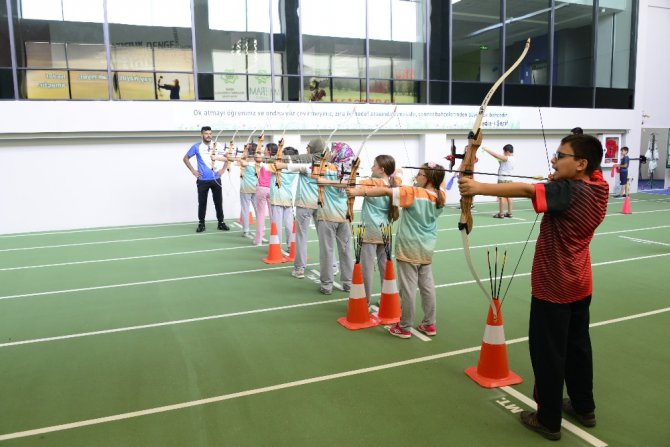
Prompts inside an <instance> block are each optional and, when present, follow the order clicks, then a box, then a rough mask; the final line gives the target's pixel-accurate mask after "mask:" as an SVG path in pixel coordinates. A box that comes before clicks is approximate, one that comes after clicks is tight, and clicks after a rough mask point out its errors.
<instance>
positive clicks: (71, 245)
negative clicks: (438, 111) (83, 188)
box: [0, 209, 670, 253]
mask: <svg viewBox="0 0 670 447" xmlns="http://www.w3.org/2000/svg"><path fill="white" fill-rule="evenodd" d="M668 211H670V209H662V210H650V211H637V212H636V214H644V213H657V212H668ZM607 216H626V214H621V213H618V212H617V213H611V214H607ZM531 223H532V222H531V221H522V222H509V223H498V224H491V225H478V227H477V228H495V227H501V226H510V225H528V224H531ZM666 227H667V226H659V227H657V228H666ZM122 229H123V228H122ZM457 230H458V228H457V227H453V228H441V229H439V230H437V231H438V232H442V231H457ZM81 231H86V230H81ZM104 231H107V230H104ZM238 231H240V230H235V231H233V232H231V233H236V232H238ZM622 231H640V230H638V229H635V230H622ZM56 234H57V233H56ZM214 234H218V233H211V232H210V233H189V234H178V235H172V236H154V237H144V238H134V239H117V240H108V241H97V242H78V243H73V244H57V245H41V246H36V247H16V248H3V249H0V253H2V252H12V251H25V250H43V249H47V248H65V247H79V246H89V245H97V244H101V245H103V244H115V243H125V242H140V241H151V240H161V239H175V238H180V237H194V236H196V237H197V236H199V237H206V236H207V235H210V236H211V235H214ZM28 235H30V234H28ZM0 237H2V236H0ZM9 237H12V235H10V236H9ZM263 240H264V241H265V240H266V239H263Z"/></svg>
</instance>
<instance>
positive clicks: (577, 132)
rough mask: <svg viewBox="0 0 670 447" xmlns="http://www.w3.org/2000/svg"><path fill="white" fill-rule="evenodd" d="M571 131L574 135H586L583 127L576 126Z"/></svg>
mask: <svg viewBox="0 0 670 447" xmlns="http://www.w3.org/2000/svg"><path fill="white" fill-rule="evenodd" d="M570 132H572V134H573V135H584V130H583V129H582V128H581V127H575V128H574V129H572V130H571V131H570Z"/></svg>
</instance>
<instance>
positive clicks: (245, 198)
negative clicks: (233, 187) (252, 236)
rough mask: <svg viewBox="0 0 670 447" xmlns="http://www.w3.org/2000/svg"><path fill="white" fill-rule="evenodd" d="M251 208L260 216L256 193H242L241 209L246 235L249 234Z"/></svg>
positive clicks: (243, 229) (243, 228)
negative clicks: (257, 210)
mask: <svg viewBox="0 0 670 447" xmlns="http://www.w3.org/2000/svg"><path fill="white" fill-rule="evenodd" d="M250 206H253V207H254V215H256V216H258V213H257V212H256V193H254V192H241V193H240V208H241V216H242V231H243V232H245V233H248V232H249V208H250Z"/></svg>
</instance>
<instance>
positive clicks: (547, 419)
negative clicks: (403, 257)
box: [458, 135, 608, 440]
mask: <svg viewBox="0 0 670 447" xmlns="http://www.w3.org/2000/svg"><path fill="white" fill-rule="evenodd" d="M602 156H603V148H602V144H601V143H600V141H599V140H598V139H597V138H595V137H593V136H591V135H569V136H567V137H565V138H563V139H562V140H561V145H560V146H559V147H558V150H557V151H556V153H555V154H554V156H553V158H552V160H551V164H552V167H553V168H554V173H553V174H551V175H550V176H549V182H547V183H538V184H528V183H499V184H486V183H479V182H476V181H474V180H472V179H469V178H461V179H460V180H459V181H458V183H459V189H460V191H461V194H462V195H465V196H474V195H477V194H479V195H487V196H499V197H526V198H530V199H531V200H532V201H533V207H534V208H535V211H536V212H538V213H544V216H543V217H542V224H541V226H540V235H539V236H538V238H537V244H536V249H535V257H534V259H533V267H532V272H531V289H532V291H531V293H532V299H531V306H530V326H529V330H528V334H529V337H528V339H529V342H528V344H529V349H530V358H531V363H532V365H533V372H534V374H535V391H534V398H535V401H536V402H537V408H538V410H537V412H535V413H531V412H529V411H523V412H522V413H521V414H520V416H521V422H522V423H523V424H524V425H525V426H526V427H527V428H529V429H531V430H533V431H535V432H537V433H539V434H541V435H542V436H544V437H545V438H547V439H551V440H558V439H560V438H561V410H563V411H564V412H566V413H567V414H569V415H571V416H573V417H574V418H575V419H577V421H579V422H580V423H581V424H582V425H585V426H587V427H593V426H595V424H596V417H595V413H594V410H595V407H596V406H595V401H594V399H593V360H592V351H591V338H590V335H589V305H590V304H591V292H592V286H593V275H592V272H591V257H590V252H589V243H590V242H591V239H592V238H593V234H594V232H595V230H596V228H597V227H598V225H600V223H601V222H602V221H603V219H604V218H605V212H606V210H607V198H608V184H607V182H606V181H605V180H604V179H603V176H602V172H601V171H600V163H601V160H602ZM564 382H565V385H566V387H567V391H568V396H569V398H567V399H563V383H564Z"/></svg>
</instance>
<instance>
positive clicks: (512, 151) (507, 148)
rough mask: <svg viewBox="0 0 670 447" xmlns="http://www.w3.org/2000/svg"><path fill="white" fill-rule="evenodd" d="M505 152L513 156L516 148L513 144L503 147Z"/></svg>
mask: <svg viewBox="0 0 670 447" xmlns="http://www.w3.org/2000/svg"><path fill="white" fill-rule="evenodd" d="M503 151H505V152H509V153H510V154H513V153H514V146H512V145H511V144H506V145H504V146H503Z"/></svg>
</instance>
